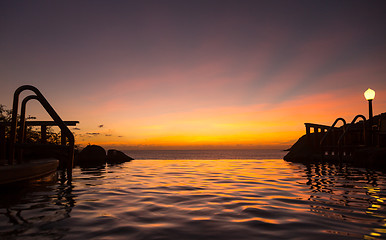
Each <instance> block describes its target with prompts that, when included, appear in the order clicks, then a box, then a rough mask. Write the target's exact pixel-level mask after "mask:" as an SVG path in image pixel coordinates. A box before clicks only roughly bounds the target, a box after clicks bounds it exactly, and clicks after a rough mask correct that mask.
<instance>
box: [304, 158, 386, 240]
mask: <svg viewBox="0 0 386 240" xmlns="http://www.w3.org/2000/svg"><path fill="white" fill-rule="evenodd" d="M305 173H306V176H307V180H308V181H307V183H306V184H307V185H309V187H310V189H311V195H310V197H309V198H308V200H309V201H310V209H311V212H312V213H314V214H318V215H320V216H323V217H326V218H328V219H332V220H334V221H342V222H345V223H347V224H350V223H361V224H363V223H364V222H366V225H367V226H368V227H369V229H372V230H371V231H370V233H368V234H365V235H364V237H365V239H373V238H378V237H380V236H382V234H385V233H386V224H385V223H386V212H385V211H384V209H383V208H384V201H386V196H385V191H384V189H381V187H380V186H385V179H384V177H383V176H382V175H383V174H382V173H381V172H377V171H374V170H370V169H360V168H351V167H349V166H347V165H334V164H331V163H320V164H309V165H306V167H305ZM374 225H375V226H377V227H376V228H371V226H374ZM335 234H339V235H349V236H351V237H359V238H361V237H363V234H361V232H360V231H358V229H352V231H351V234H348V233H347V230H345V231H342V232H339V231H337V232H335Z"/></svg>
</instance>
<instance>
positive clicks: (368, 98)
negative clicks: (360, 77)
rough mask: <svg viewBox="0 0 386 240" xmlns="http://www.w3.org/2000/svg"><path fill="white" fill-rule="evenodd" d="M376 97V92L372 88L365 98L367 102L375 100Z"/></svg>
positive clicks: (368, 90)
mask: <svg viewBox="0 0 386 240" xmlns="http://www.w3.org/2000/svg"><path fill="white" fill-rule="evenodd" d="M374 97H375V91H374V90H373V89H371V88H369V89H367V90H366V92H365V98H366V100H367V101H371V100H373V99H374Z"/></svg>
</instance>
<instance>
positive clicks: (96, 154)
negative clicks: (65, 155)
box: [75, 145, 133, 166]
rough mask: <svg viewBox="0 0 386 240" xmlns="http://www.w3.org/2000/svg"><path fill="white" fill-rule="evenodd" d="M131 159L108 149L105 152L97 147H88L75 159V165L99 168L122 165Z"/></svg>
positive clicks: (119, 152)
mask: <svg viewBox="0 0 386 240" xmlns="http://www.w3.org/2000/svg"><path fill="white" fill-rule="evenodd" d="M131 160H133V158H131V157H129V156H127V155H126V154H125V153H123V152H121V151H118V150H115V149H110V150H108V151H107V154H106V150H105V149H104V148H103V147H101V146H98V145H88V146H87V147H85V148H84V149H83V150H82V151H80V152H79V153H78V154H76V157H75V164H76V165H79V166H100V165H103V164H106V163H123V162H129V161H131Z"/></svg>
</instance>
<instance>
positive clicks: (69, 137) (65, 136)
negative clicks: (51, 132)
mask: <svg viewBox="0 0 386 240" xmlns="http://www.w3.org/2000/svg"><path fill="white" fill-rule="evenodd" d="M25 90H30V91H32V92H34V93H35V95H30V96H27V97H26V98H24V99H23V102H22V107H21V113H20V117H21V119H20V133H19V141H18V142H17V136H16V130H17V126H18V121H17V113H18V105H19V96H20V93H21V92H23V91H25ZM32 99H36V100H38V101H39V102H40V104H41V105H42V106H43V107H44V109H45V110H46V111H47V113H48V114H49V115H50V116H51V118H52V119H53V120H54V123H55V125H56V126H58V127H59V128H60V130H61V135H62V142H61V146H60V145H54V146H57V147H58V149H60V150H64V151H66V152H67V154H68V158H67V162H66V164H64V165H63V164H62V166H63V167H64V168H65V169H67V176H68V179H69V180H71V177H72V168H73V162H74V146H75V139H74V135H73V134H72V132H71V131H70V130H69V129H68V127H67V125H66V123H65V122H64V121H63V120H62V119H61V118H60V117H59V115H58V114H57V113H56V111H55V110H54V109H53V108H52V106H51V105H50V104H49V103H48V101H47V99H46V98H45V97H44V96H43V94H42V93H41V92H40V91H39V90H38V89H37V88H36V87H34V86H30V85H24V86H21V87H19V88H18V89H16V91H15V93H14V96H13V107H12V122H11V130H10V138H9V144H10V146H9V159H8V164H10V165H12V164H14V162H15V155H16V154H15V153H16V152H17V153H18V156H22V149H23V148H38V147H43V148H47V147H52V145H47V144H44V145H45V146H41V145H40V146H39V145H36V144H25V143H24V133H25V126H26V122H25V110H26V104H27V102H28V101H29V100H32ZM40 123H43V122H40ZM40 126H41V129H42V134H41V135H42V139H44V138H45V134H46V129H47V126H48V125H47V124H41V125H40ZM42 141H43V140H42ZM67 141H68V146H67ZM20 160H21V159H18V162H19V161H20Z"/></svg>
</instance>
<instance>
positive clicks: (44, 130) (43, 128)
mask: <svg viewBox="0 0 386 240" xmlns="http://www.w3.org/2000/svg"><path fill="white" fill-rule="evenodd" d="M40 128H41V135H42V136H41V137H42V138H41V139H40V142H41V143H43V144H44V143H46V142H47V126H46V125H43V124H42V125H41V126H40Z"/></svg>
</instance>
